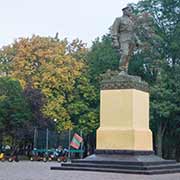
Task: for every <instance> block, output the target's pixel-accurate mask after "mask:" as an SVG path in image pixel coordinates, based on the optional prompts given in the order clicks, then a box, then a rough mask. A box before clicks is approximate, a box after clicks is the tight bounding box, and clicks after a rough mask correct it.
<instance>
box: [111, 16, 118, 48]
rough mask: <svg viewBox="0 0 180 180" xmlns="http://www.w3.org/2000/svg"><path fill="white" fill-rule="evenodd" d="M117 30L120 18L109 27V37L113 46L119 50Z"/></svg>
mask: <svg viewBox="0 0 180 180" xmlns="http://www.w3.org/2000/svg"><path fill="white" fill-rule="evenodd" d="M119 28H120V18H116V19H115V21H114V23H113V25H112V27H111V37H112V41H113V46H114V47H115V48H119V47H120V44H119Z"/></svg>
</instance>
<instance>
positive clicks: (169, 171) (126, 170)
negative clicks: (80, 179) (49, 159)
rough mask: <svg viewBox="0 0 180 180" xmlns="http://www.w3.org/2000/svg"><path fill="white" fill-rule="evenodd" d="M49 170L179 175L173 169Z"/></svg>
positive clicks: (70, 167) (59, 168) (54, 168)
mask: <svg viewBox="0 0 180 180" xmlns="http://www.w3.org/2000/svg"><path fill="white" fill-rule="evenodd" d="M51 170H69V171H70V170H71V171H95V172H112V173H128V174H147V175H151V174H168V173H179V172H180V168H175V169H157V170H134V169H114V168H100V167H99V168H97V167H72V166H59V167H51Z"/></svg>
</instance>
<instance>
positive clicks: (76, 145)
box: [70, 133, 83, 149]
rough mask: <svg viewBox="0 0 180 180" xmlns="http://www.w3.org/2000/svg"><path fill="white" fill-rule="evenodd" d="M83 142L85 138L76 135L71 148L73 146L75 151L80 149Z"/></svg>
mask: <svg viewBox="0 0 180 180" xmlns="http://www.w3.org/2000/svg"><path fill="white" fill-rule="evenodd" d="M82 141H83V138H82V137H81V136H79V135H78V134H77V133H75V134H74V136H73V138H72V141H71V143H70V146H72V147H73V148H75V149H79V147H80V144H81V142H82Z"/></svg>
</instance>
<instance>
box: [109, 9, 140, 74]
mask: <svg viewBox="0 0 180 180" xmlns="http://www.w3.org/2000/svg"><path fill="white" fill-rule="evenodd" d="M122 11H123V16H122V17H118V18H116V19H115V21H114V23H113V25H112V27H111V36H112V40H113V47H114V48H116V49H117V50H118V52H119V53H120V56H121V58H120V62H119V69H120V70H121V71H124V72H127V71H128V64H129V59H130V56H131V55H132V52H133V49H134V47H135V46H136V45H137V44H138V41H139V39H138V37H137V36H136V34H135V22H134V20H133V15H132V11H133V9H132V7H131V6H127V7H125V8H123V9H122Z"/></svg>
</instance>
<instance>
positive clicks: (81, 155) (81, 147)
mask: <svg viewBox="0 0 180 180" xmlns="http://www.w3.org/2000/svg"><path fill="white" fill-rule="evenodd" d="M80 136H81V137H83V133H82V130H81V131H80ZM80 150H81V154H80V158H81V159H83V141H82V142H81V145H80Z"/></svg>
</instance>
